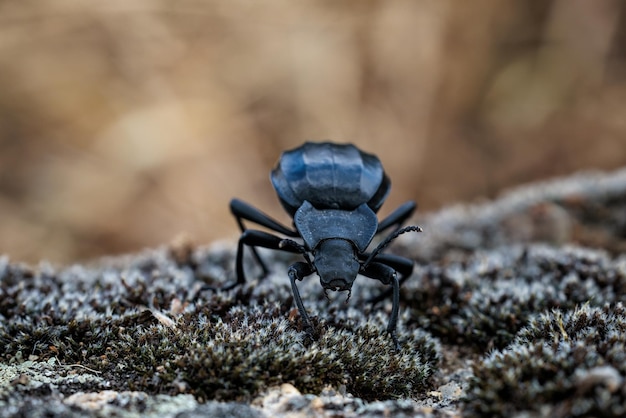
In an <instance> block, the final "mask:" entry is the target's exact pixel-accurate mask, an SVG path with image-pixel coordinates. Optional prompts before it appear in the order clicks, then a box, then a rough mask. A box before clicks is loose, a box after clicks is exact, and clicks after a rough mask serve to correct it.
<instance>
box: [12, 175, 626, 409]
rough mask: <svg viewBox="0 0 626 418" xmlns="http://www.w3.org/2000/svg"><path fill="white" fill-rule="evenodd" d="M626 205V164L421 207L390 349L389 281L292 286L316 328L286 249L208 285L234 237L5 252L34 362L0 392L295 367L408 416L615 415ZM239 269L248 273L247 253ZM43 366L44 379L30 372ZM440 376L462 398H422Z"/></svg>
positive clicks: (169, 383)
mask: <svg viewBox="0 0 626 418" xmlns="http://www.w3.org/2000/svg"><path fill="white" fill-rule="evenodd" d="M625 214H626V171H621V172H617V173H614V174H612V175H606V176H599V175H586V176H576V177H573V178H571V179H566V180H561V181H559V182H552V183H547V184H541V185H538V186H530V187H528V188H525V189H521V190H518V191H517V192H514V193H512V194H510V195H507V196H505V197H503V198H502V199H500V200H497V201H495V202H492V203H488V204H485V205H480V206H471V207H459V208H451V209H448V210H444V211H441V212H439V213H437V214H433V215H430V216H429V217H427V218H425V219H423V222H420V224H421V225H422V226H423V227H424V230H425V232H424V233H422V234H419V235H417V234H416V235H415V236H413V237H410V236H405V237H403V238H402V239H400V240H399V243H398V245H396V246H395V247H394V248H393V249H391V251H396V252H399V253H402V254H403V255H406V256H410V257H413V258H415V259H416V260H417V261H418V263H417V266H416V269H415V273H414V276H413V277H412V278H411V279H410V280H409V281H407V283H406V284H405V286H404V287H403V289H402V292H401V299H402V301H401V305H402V306H401V321H400V327H399V337H400V344H401V350H400V352H396V351H395V350H394V349H393V346H392V344H391V342H390V340H389V338H388V336H387V335H385V332H384V329H385V325H386V321H387V320H388V317H389V313H390V302H389V301H387V302H383V303H381V304H379V305H377V306H371V305H370V304H368V303H366V300H367V299H368V298H370V297H371V296H372V295H376V294H377V293H378V292H380V291H382V290H383V289H382V286H381V285H380V283H378V282H376V281H373V280H369V279H366V278H359V279H358V280H357V283H356V284H355V288H354V291H353V293H352V297H351V299H350V301H349V302H348V303H344V298H345V294H333V295H331V300H327V299H326V298H325V297H324V293H323V291H322V289H321V287H320V286H319V283H318V281H317V279H316V278H314V277H311V278H308V279H305V281H303V282H302V283H301V284H300V290H301V293H302V295H303V299H304V303H305V306H306V308H307V310H308V311H309V312H310V314H311V316H312V319H313V322H314V325H315V328H316V334H317V336H316V338H315V339H310V338H309V337H308V336H307V335H306V334H305V333H304V332H303V330H302V328H301V322H300V320H299V316H298V313H297V310H296V309H295V308H294V306H293V298H292V295H291V291H290V287H289V282H288V280H287V278H286V274H285V271H286V266H287V265H288V264H289V263H290V262H291V261H292V260H293V259H292V258H290V256H287V255H284V254H275V253H272V252H263V256H264V257H265V258H266V259H267V260H268V261H270V264H271V265H272V274H270V275H269V276H268V277H266V278H265V279H264V280H257V279H254V280H251V281H250V282H249V283H247V284H246V285H245V286H242V287H239V288H236V289H235V290H232V291H229V292H217V293H215V292H211V291H204V292H202V291H200V288H201V287H202V286H203V285H204V284H207V283H208V284H211V285H216V284H220V283H224V282H228V281H230V280H233V279H234V277H233V271H232V270H233V269H232V266H233V256H234V248H232V247H231V246H222V247H213V248H212V249H206V248H196V247H193V246H190V245H183V244H177V245H172V246H170V247H167V248H163V249H160V250H154V251H147V252H145V253H143V254H140V255H136V256H129V257H125V258H117V259H110V260H101V261H100V262H98V263H97V264H96V265H90V266H74V267H69V268H65V269H60V270H56V269H53V268H52V267H50V266H48V265H46V264H42V265H40V266H38V267H36V268H31V267H27V266H23V265H20V264H16V263H11V262H9V260H8V259H7V258H6V257H5V258H0V363H1V365H2V366H3V367H11V368H12V369H11V370H12V372H11V373H14V372H15V370H18V369H17V368H16V367H18V366H19V367H24V365H28V366H29V367H31V366H32V367H33V368H26V369H23V371H22V372H20V373H17V374H16V375H15V376H14V377H13V378H11V379H10V380H9V381H7V382H4V381H3V383H2V385H1V388H0V405H4V406H6V408H4V409H3V411H4V413H7V411H13V412H15V413H16V414H18V415H19V413H24V408H25V406H24V405H27V406H28V405H31V406H32V405H33V400H36V399H57V400H59V399H61V400H62V399H64V398H65V397H67V396H69V395H71V394H73V393H76V392H79V391H84V392H98V391H101V390H104V389H106V390H114V391H119V392H123V391H136V392H140V393H146V394H148V395H151V396H156V395H158V394H162V395H177V394H184V395H185V396H189V395H191V396H193V399H195V401H196V402H200V403H203V402H208V401H211V400H220V401H242V402H251V401H252V400H253V399H255V398H258V397H259V396H261V395H262V394H263V393H264V392H265V391H267V390H268V389H269V388H271V387H278V386H280V385H281V384H284V383H289V384H292V385H294V386H295V387H296V388H297V389H298V390H299V391H301V392H302V393H304V394H307V393H310V394H320V393H322V392H324V391H328V390H329V388H331V389H333V390H336V391H338V392H339V393H346V394H350V395H351V396H354V397H356V398H359V399H362V400H364V401H366V402H372V401H375V400H383V401H384V400H394V399H395V400H398V402H400V401H402V400H407V399H413V400H414V401H413V402H414V403H413V404H412V406H410V407H409V409H410V410H411V411H413V413H414V414H418V413H424V414H426V413H433V414H435V415H437V413H438V412H437V411H443V408H446V410H447V411H448V412H447V413H450V412H453V413H454V412H455V411H456V413H463V414H467V415H476V416H480V415H482V414H493V415H516V414H522V415H523V414H525V413H530V414H533V415H545V416H571V415H582V414H588V413H591V414H595V415H602V416H610V415H611V414H612V415H614V416H619V414H620V413H623V412H624V410H625V408H626V407H625V405H626V403H625V402H624V398H625V393H624V391H623V389H622V388H623V385H622V383H623V381H624V378H626V369H624V367H623V364H626V363H625V362H624V360H625V358H624V355H623V353H624V342H625V341H626V319H625V318H624V312H623V311H624V309H623V307H622V306H623V305H621V304H620V303H624V302H625V299H626V257H625V256H624V249H626V245H625V243H626V215H625ZM246 269H247V271H248V272H249V274H250V277H254V274H255V273H258V271H257V270H256V269H257V267H256V266H255V265H254V263H253V262H252V260H249V263H248V265H247V266H246ZM620 350H621V351H620ZM620 353H621V354H620ZM470 363H472V364H473V365H472V366H471V367H470ZM37 365H41V367H42V369H41V370H44V371H45V372H46V373H48V374H50V373H52V374H53V375H54V379H56V380H54V381H49V382H43V383H42V378H41V376H42V375H41V373H42V372H40V371H33V370H34V367H35V366H37ZM37 367H39V366H37ZM29 370H30V371H29ZM79 376H80V377H79ZM84 376H91V377H89V378H85V377H84ZM446 388H456V389H459V390H460V391H461V392H464V393H465V396H464V397H461V396H454V397H448V398H447V399H448V400H447V401H446V402H444V401H441V400H440V402H436V401H435V400H433V399H434V398H436V397H437V396H440V397H445V396H444V395H442V393H444V392H445V391H446ZM133 393H135V392H133ZM133 399H134V398H133ZM511 399H515V401H511ZM530 400H532V402H531V401H530ZM133 402H135V401H133ZM389 402H394V401H389ZM133 405H136V402H135V403H134V404H133ZM372 405H374V404H372ZM397 405H400V404H397ZM9 406H10V407H11V408H13V409H11V408H10V407H9ZM20 408H22V409H20ZM73 408H75V407H73ZM385 408H387V406H385ZM402 408H404V409H402V410H403V411H404V412H403V413H406V414H408V415H411V413H410V412H407V410H406V406H402ZM411 408H412V409H411ZM439 408H442V409H439ZM155 410H156V409H155ZM20 411H21V412H20ZM420 411H421V412H420ZM428 411H430V412H428ZM257 412H258V411H257ZM383 412H384V411H383ZM383 412H381V413H383ZM387 412H388V411H387ZM0 414H1V413H0ZM372 414H373V415H372V416H377V415H376V414H374V413H373V412H372ZM172 416H173V415H172ZM345 416H352V415H349V414H347V415H345Z"/></svg>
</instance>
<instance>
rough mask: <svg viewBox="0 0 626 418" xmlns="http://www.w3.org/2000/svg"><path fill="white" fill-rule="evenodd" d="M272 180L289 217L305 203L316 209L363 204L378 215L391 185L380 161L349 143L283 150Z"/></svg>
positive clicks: (317, 144) (340, 207)
mask: <svg viewBox="0 0 626 418" xmlns="http://www.w3.org/2000/svg"><path fill="white" fill-rule="evenodd" d="M271 180H272V184H273V185H274V188H275V189H276V192H277V193H278V198H279V199H280V201H281V203H282V204H283V206H284V207H285V209H286V210H287V212H289V213H290V214H291V215H293V214H294V213H295V212H296V210H298V208H299V207H300V206H301V205H302V204H303V203H304V201H308V202H310V203H311V204H312V205H313V206H314V207H316V208H318V209H345V210H353V209H355V208H356V207H358V206H359V205H362V204H363V203H367V205H368V206H369V207H370V208H372V210H373V211H374V212H377V211H378V209H379V208H380V206H381V205H382V203H383V201H384V200H385V197H386V196H387V193H388V192H389V188H390V182H389V179H388V178H387V176H386V174H385V171H384V170H383V167H382V164H381V163H380V160H379V159H378V158H377V157H376V156H374V155H372V154H368V153H366V152H363V151H361V150H359V149H358V148H357V147H355V146H354V145H352V144H333V143H331V142H322V143H314V142H306V143H305V144H304V145H302V146H300V147H298V148H295V149H293V150H289V151H285V152H284V153H283V154H282V156H281V158H280V160H279V162H278V164H277V165H276V168H274V170H273V171H272V173H271Z"/></svg>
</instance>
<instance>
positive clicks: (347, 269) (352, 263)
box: [313, 238, 361, 291]
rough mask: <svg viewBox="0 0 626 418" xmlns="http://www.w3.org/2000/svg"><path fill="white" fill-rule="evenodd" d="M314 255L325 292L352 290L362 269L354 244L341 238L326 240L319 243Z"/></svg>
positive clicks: (314, 262)
mask: <svg viewBox="0 0 626 418" xmlns="http://www.w3.org/2000/svg"><path fill="white" fill-rule="evenodd" d="M314 255H315V258H314V260H313V264H314V265H315V269H316V270H317V274H318V275H319V276H320V283H321V284H322V287H323V288H324V290H340V291H341V290H347V291H350V290H351V289H352V283H353V282H354V279H356V276H357V274H358V273H359V268H360V267H361V265H360V263H359V260H358V258H357V255H356V249H355V247H354V244H352V243H351V242H350V241H348V240H345V239H341V238H331V239H326V240H323V241H321V242H320V243H319V245H318V246H317V248H316V249H315V251H314Z"/></svg>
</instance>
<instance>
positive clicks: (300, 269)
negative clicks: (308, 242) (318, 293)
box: [288, 261, 313, 336]
mask: <svg viewBox="0 0 626 418" xmlns="http://www.w3.org/2000/svg"><path fill="white" fill-rule="evenodd" d="M312 273H313V268H312V267H311V265H309V264H307V263H303V262H301V261H300V262H297V263H294V264H292V265H291V266H290V267H289V271H288V274H289V280H290V281H291V291H292V292H293V298H294V300H295V301H296V306H297V307H298V311H299V312H300V317H301V318H302V322H303V323H304V329H305V331H306V332H307V334H309V335H311V336H313V325H312V324H311V319H310V318H309V314H307V313H306V310H305V309H304V304H303V303H302V298H301V297H300V292H299V291H298V286H297V285H296V280H298V281H302V279H303V278H305V277H306V276H309V275H310V274H312Z"/></svg>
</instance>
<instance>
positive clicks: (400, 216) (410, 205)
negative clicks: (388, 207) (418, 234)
mask: <svg viewBox="0 0 626 418" xmlns="http://www.w3.org/2000/svg"><path fill="white" fill-rule="evenodd" d="M416 208H417V204H416V203H415V202H413V201H412V200H410V201H408V202H406V203H403V204H402V205H401V206H400V207H398V208H397V209H396V210H394V211H393V212H391V213H390V214H389V215H388V216H387V217H386V218H385V219H383V220H381V221H380V222H379V223H378V229H377V230H376V233H377V234H379V233H381V232H383V231H384V230H385V229H387V228H389V227H390V226H393V225H395V226H396V229H399V228H400V226H401V225H402V224H403V223H404V222H406V220H407V219H409V217H410V216H411V215H412V214H413V212H415V209H416Z"/></svg>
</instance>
